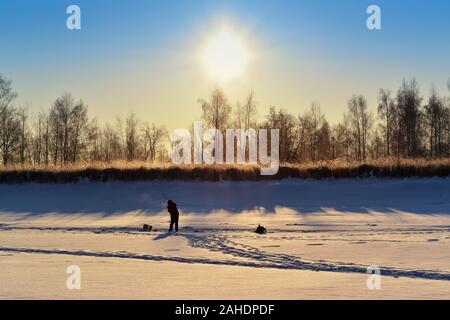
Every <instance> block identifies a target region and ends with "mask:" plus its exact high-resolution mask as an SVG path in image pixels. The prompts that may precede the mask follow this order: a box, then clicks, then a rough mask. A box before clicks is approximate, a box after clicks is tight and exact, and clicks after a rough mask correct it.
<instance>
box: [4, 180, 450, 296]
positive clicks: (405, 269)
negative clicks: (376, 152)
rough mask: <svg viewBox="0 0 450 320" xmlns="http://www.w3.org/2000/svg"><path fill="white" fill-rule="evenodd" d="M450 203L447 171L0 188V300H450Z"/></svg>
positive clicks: (29, 185) (84, 183)
mask: <svg viewBox="0 0 450 320" xmlns="http://www.w3.org/2000/svg"><path fill="white" fill-rule="evenodd" d="M169 198H171V199H172V200H174V201H175V202H177V204H178V207H179V209H180V211H181V219H180V226H181V229H180V232H178V233H171V234H169V233H167V232H166V229H167V227H168V219H169V216H168V214H167V212H166V209H165V202H166V201H167V199H169ZM449 213H450V179H440V178H434V179H403V180H401V179H349V180H321V181H309V180H306V181H305V180H283V181H273V182H272V181H267V182H175V181H171V182H124V183H89V182H82V183H77V184H24V185H0V298H3V299H21V298H45V299H55V298H61V299H66V298H77V299H78V298H79V299H90V298H100V299H107V298H113V299H116V298H117V299H118V298H125V299H128V298H134V299H136V298H137V299H303V298H308V299H320V298H326V299H328V298H335V299H336V298H337V299H359V298H361V299H395V298H399V299H400V298H408V299H416V298H431V299H449V298H450V250H449V249H450V214H449ZM144 223H147V224H150V225H152V226H153V227H154V228H155V229H156V231H152V232H142V231H141V227H142V224H144ZM258 224H262V225H264V226H265V227H266V228H267V229H268V231H269V232H268V233H267V234H266V235H258V234H256V233H254V232H253V231H254V230H255V229H256V226H257V225H258ZM73 264H76V265H78V266H80V268H81V271H82V288H81V290H68V289H67V288H66V280H67V276H68V275H67V274H66V268H67V267H68V266H69V265H73ZM368 266H379V267H380V269H381V275H382V282H381V289H380V290H369V289H368V288H367V285H366V281H367V279H368V277H369V275H368V274H367V267H368Z"/></svg>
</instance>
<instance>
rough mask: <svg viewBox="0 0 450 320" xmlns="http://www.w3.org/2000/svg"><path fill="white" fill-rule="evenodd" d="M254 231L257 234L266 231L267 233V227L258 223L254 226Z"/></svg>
mask: <svg viewBox="0 0 450 320" xmlns="http://www.w3.org/2000/svg"><path fill="white" fill-rule="evenodd" d="M255 232H256V233H258V234H266V233H267V229H266V228H264V227H263V226H261V225H258V228H256V231H255Z"/></svg>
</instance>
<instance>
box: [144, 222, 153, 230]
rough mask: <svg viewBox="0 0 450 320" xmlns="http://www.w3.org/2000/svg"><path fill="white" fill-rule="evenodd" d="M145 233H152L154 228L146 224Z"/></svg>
mask: <svg viewBox="0 0 450 320" xmlns="http://www.w3.org/2000/svg"><path fill="white" fill-rule="evenodd" d="M142 230H143V231H152V230H153V227H152V226H150V225H148V224H144V226H143V227H142Z"/></svg>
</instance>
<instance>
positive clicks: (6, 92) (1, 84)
mask: <svg viewBox="0 0 450 320" xmlns="http://www.w3.org/2000/svg"><path fill="white" fill-rule="evenodd" d="M16 97H17V93H16V92H14V91H13V89H12V87H11V81H10V80H7V79H5V78H3V77H2V76H1V75H0V147H1V153H2V160H3V165H7V164H9V163H10V162H12V161H13V154H14V152H15V151H16V149H17V148H18V144H19V141H20V122H19V119H18V113H17V110H16V109H15V108H14V106H13V101H14V99H15V98H16Z"/></svg>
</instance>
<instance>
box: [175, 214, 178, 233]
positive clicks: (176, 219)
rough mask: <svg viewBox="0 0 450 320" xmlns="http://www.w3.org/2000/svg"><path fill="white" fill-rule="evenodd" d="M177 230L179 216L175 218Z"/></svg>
mask: <svg viewBox="0 0 450 320" xmlns="http://www.w3.org/2000/svg"><path fill="white" fill-rule="evenodd" d="M175 231H178V217H176V218H175Z"/></svg>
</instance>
